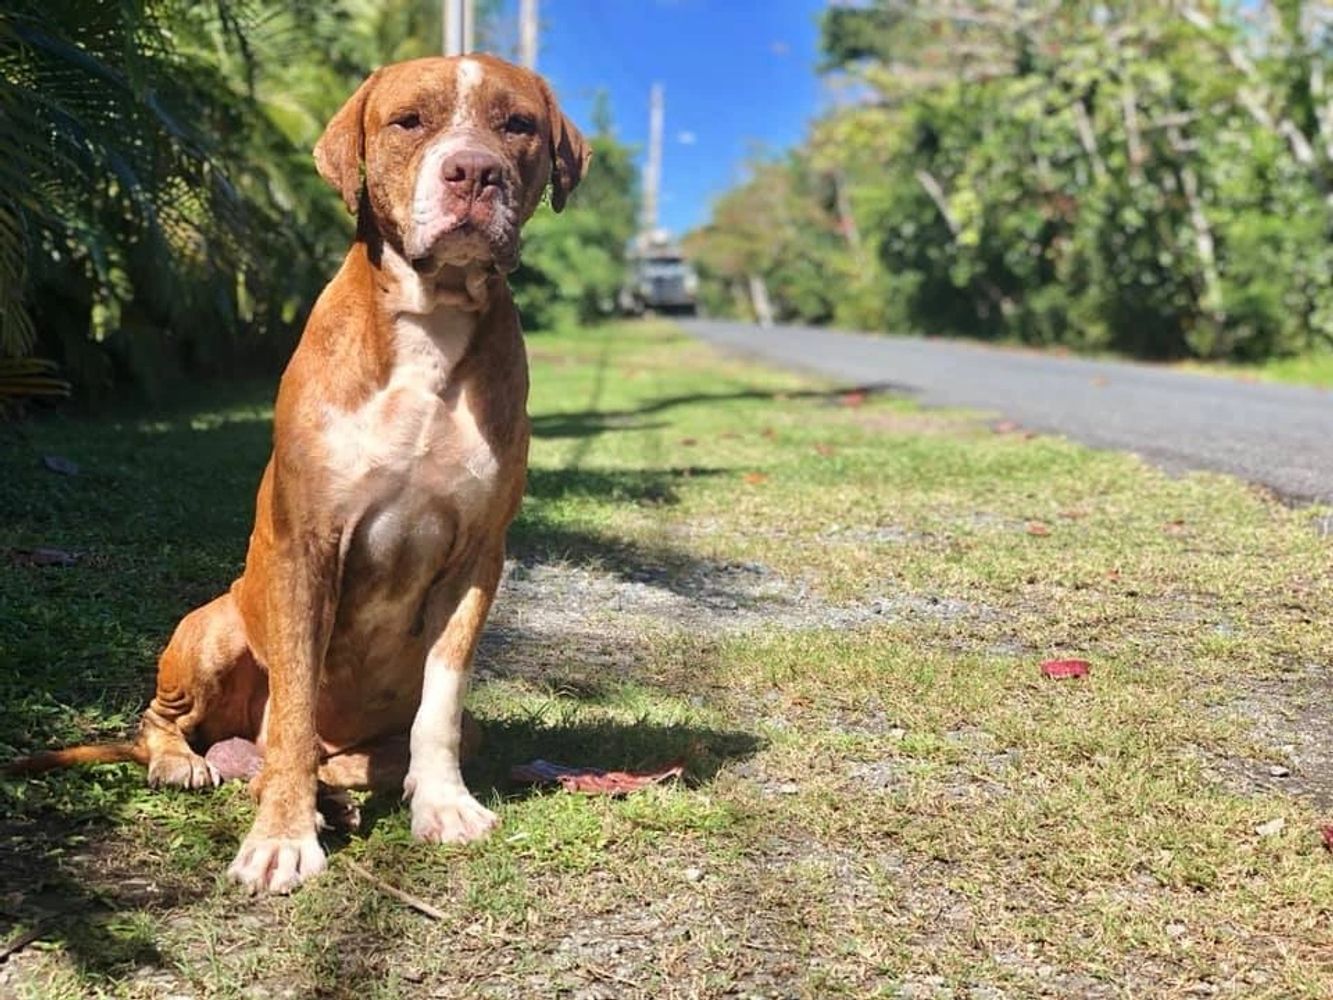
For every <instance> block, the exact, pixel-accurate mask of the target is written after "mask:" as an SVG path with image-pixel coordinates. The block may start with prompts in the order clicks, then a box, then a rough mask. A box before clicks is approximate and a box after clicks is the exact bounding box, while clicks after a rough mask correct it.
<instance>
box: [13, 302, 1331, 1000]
mask: <svg viewBox="0 0 1333 1000" xmlns="http://www.w3.org/2000/svg"><path fill="white" fill-rule="evenodd" d="M529 343H530V350H531V354H532V357H533V403H532V410H533V414H534V429H535V439H534V445H533V454H532V465H533V468H532V475H531V483H530V491H529V499H528V502H527V503H526V505H525V508H524V511H523V514H522V516H521V520H520V522H519V523H518V525H517V526H516V528H515V530H514V532H513V545H512V548H513V550H514V552H515V555H516V560H515V563H514V565H513V567H512V568H511V572H510V574H509V577H508V579H507V581H506V585H505V589H504V591H503V593H502V596H501V598H500V601H499V604H498V606H497V609H496V613H495V615H494V618H493V627H492V629H491V630H490V634H489V636H488V639H487V641H486V643H485V645H484V647H483V650H482V653H481V656H480V660H479V668H478V675H479V680H480V683H479V684H478V686H477V689H476V690H475V692H474V695H473V699H472V704H473V708H474V711H475V712H476V713H477V715H478V716H479V717H480V718H481V719H482V720H483V722H484V724H485V725H486V729H487V744H486V748H485V751H484V754H483V759H482V760H481V761H480V762H478V764H477V766H476V767H475V768H474V770H473V771H472V773H471V774H470V777H469V780H470V782H471V783H472V786H473V788H474V789H476V790H479V791H480V793H481V795H482V797H483V798H484V799H486V800H487V801H489V802H490V803H491V804H492V805H493V807H495V808H497V809H498V810H499V812H500V814H501V816H502V819H503V824H504V825H503V827H502V828H501V830H500V831H499V833H498V834H497V835H496V836H495V837H494V838H493V839H492V840H490V841H489V842H487V843H485V844H482V845H477V846H474V847H472V848H468V849H447V848H426V847H423V846H420V845H416V844H413V843H412V842H411V840H410V837H409V835H408V829H407V822H406V816H405V814H404V811H403V809H402V807H401V805H400V804H399V803H397V802H395V801H374V800H372V801H370V802H368V803H366V804H365V807H364V810H363V812H364V814H365V817H366V828H365V829H363V831H362V832H361V833H359V834H357V835H355V836H353V837H350V838H340V839H332V840H330V842H329V846H330V847H331V848H332V854H331V868H330V871H329V873H328V874H327V875H326V876H325V877H324V878H322V879H321V880H319V881H317V882H315V883H313V884H311V885H310V886H308V887H307V888H305V889H303V890H301V891H300V892H299V893H298V894H296V895H295V896H294V897H292V898H290V899H276V900H272V899H265V900H258V901H252V900H249V899H247V898H245V897H243V896H242V895H241V894H240V893H239V892H238V891H236V890H235V889H233V888H231V887H229V886H227V885H226V884H225V883H224V882H223V881H222V878H221V876H222V872H223V870H224V868H225V866H226V864H227V862H228V860H229V859H230V856H231V854H232V853H233V851H234V849H235V846H236V843H237V842H238V839H239V837H240V835H241V834H242V832H243V831H244V828H245V825H246V823H247V821H248V818H249V816H250V809H251V807H250V804H249V802H248V800H247V798H246V796H245V794H244V791H243V790H242V789H240V788H238V787H235V786H231V787H228V788H225V789H223V790H221V791H219V792H218V793H215V794H206V795H190V794H186V793H169V792H167V793H164V792H152V793H150V792H148V791H147V790H146V789H145V788H144V787H143V783H142V776H141V775H140V774H138V773H137V772H136V771H134V770H133V769H132V768H126V767H109V768H99V769H94V770H92V771H86V772H82V773H71V774H63V775H54V776H51V777H48V778H45V779H43V780H40V781H32V782H27V783H22V784H20V783H14V782H7V783H3V784H0V885H2V886H3V888H0V945H2V944H3V942H4V941H6V940H11V939H12V938H13V936H14V935H16V934H19V933H21V932H23V931H24V930H28V929H33V928H35V929H36V930H37V931H38V932H39V933H38V937H37V940H36V942H35V943H33V944H30V945H28V946H27V947H25V948H23V949H22V950H20V951H19V952H18V953H17V954H16V955H14V956H13V957H11V958H10V959H9V960H8V962H6V963H5V964H4V965H0V995H7V993H13V994H15V995H19V996H35V997H48V996H50V997H64V996H68V997H83V996H88V995H94V994H106V995H111V996H135V997H137V996H144V997H147V996H159V995H167V994H172V995H184V996H191V995H199V996H223V997H225V996H259V995H268V996H301V997H304V996H309V995H317V996H328V997H342V996H357V997H363V998H364V997H397V996H441V997H449V996H458V997H475V996H555V995H565V994H577V995H580V996H588V997H596V996H616V997H618V996H651V997H666V996H722V995H745V996H775V997H789V996H809V997H827V996H840V995H846V996H868V995H880V996H902V997H936V996H938V997H955V996H967V997H977V998H982V997H1000V996H1043V995H1044V996H1054V997H1068V996H1079V997H1100V996H1106V997H1119V996H1154V997H1171V996H1195V995H1229V996H1238V997H1246V998H1249V997H1295V996H1304V997H1324V996H1329V995H1333V967H1330V965H1329V963H1328V961H1327V948H1328V941H1329V940H1330V934H1331V933H1333V926H1330V924H1331V916H1330V915H1331V914H1333V857H1330V856H1329V855H1328V854H1327V853H1326V852H1325V851H1324V850H1323V849H1322V848H1321V847H1320V845H1319V836H1318V826H1319V823H1320V821H1321V817H1322V818H1324V820H1325V821H1326V820H1327V817H1328V814H1329V813H1330V812H1333V739H1330V737H1329V736H1328V733H1327V729H1328V717H1329V713H1330V711H1333V709H1331V708H1329V706H1330V705H1333V683H1331V682H1330V679H1329V659H1330V650H1331V649H1333V641H1331V640H1330V633H1329V622H1330V621H1333V571H1331V570H1330V566H1331V565H1333V561H1331V560H1330V545H1333V542H1331V541H1330V539H1329V538H1328V537H1327V536H1326V534H1322V535H1321V533H1320V532H1319V531H1317V530H1316V525H1317V524H1319V523H1326V522H1323V521H1321V519H1323V518H1327V517H1328V514H1329V512H1328V511H1320V510H1312V509H1308V508H1307V509H1300V510H1293V509H1291V508H1288V507H1286V506H1284V505H1282V504H1281V503H1279V502H1278V501H1277V500H1276V499H1274V498H1272V497H1270V496H1267V495H1265V494H1263V493H1261V492H1259V491H1256V490H1254V489H1251V488H1249V487H1246V486H1244V485H1242V484H1239V483H1237V482H1235V481H1232V480H1229V479H1226V478H1223V477H1218V476H1205V475H1199V476H1189V477H1185V478H1179V479H1177V478H1170V477H1168V476H1166V475H1164V474H1162V473H1160V472H1158V471H1156V470H1153V469H1151V468H1147V467H1145V466H1143V465H1142V464H1141V463H1140V462H1139V461H1137V460H1136V459H1134V458H1132V457H1127V456H1123V455H1118V454H1111V453H1102V452H1093V451H1089V450H1087V449H1084V448H1080V447H1077V446H1075V445H1071V444H1069V443H1067V442H1064V441H1061V440H1058V439H1054V438H1045V437H1035V438H1031V437H1027V436H1025V435H1023V434H1021V433H996V432H995V431H994V430H992V429H991V426H990V425H989V424H988V423H987V422H986V421H985V420H984V419H982V418H980V417H978V416H976V415H972V414H966V413H952V412H939V411H929V412H926V411H921V410H919V409H917V408H915V407H914V406H912V405H910V404H908V403H905V402H903V401H900V400H894V399H890V398H884V397H878V396H868V397H866V396H862V395H859V394H851V395H847V394H845V393H843V392H841V391H830V390H832V389H835V387H829V386H825V385H819V384H814V383H811V382H809V381H805V380H801V379H797V378H795V377H792V376H787V375H782V374H778V373H773V372H770V371H767V370H764V369H760V368H756V367H753V366H749V365H743V364H740V363H737V362H732V361H730V360H726V359H723V358H720V357H718V356H717V355H715V354H712V353H710V352H709V351H708V350H706V349H704V348H702V347H699V346H697V345H694V344H692V343H690V342H689V341H686V340H684V339H682V338H680V337H679V336H677V335H675V334H674V333H673V332H672V330H671V328H670V327H667V326H663V325H654V324H637V325H616V326H608V327H604V328H600V329H598V330H594V331H588V332H582V333H570V334H561V335H537V336H533V337H531V338H530V342H529ZM231 392H232V395H231V397H230V398H218V399H215V400H205V401H201V402H200V403H198V404H196V405H195V406H194V407H192V408H190V409H188V410H184V411H179V412H172V413H166V414H161V415H157V416H153V417H144V416H142V415H134V414H123V415H120V416H118V417H116V418H114V419H110V420H104V421H101V422H86V421H80V420H61V419H51V420H45V421H41V422H35V423H32V424H30V425H26V426H23V427H20V428H7V429H5V430H4V432H3V433H4V435H5V438H4V448H3V452H2V453H0V459H2V461H3V466H2V467H0V511H3V514H4V517H3V519H2V520H0V550H7V551H8V552H10V553H11V554H9V555H6V556H4V558H5V561H6V564H5V569H4V573H3V574H0V621H3V628H0V684H2V685H3V688H4V691H5V693H6V696H5V698H4V700H3V702H2V703H0V744H2V745H0V751H3V752H4V753H5V754H9V753H17V752H20V751H23V750H28V749H32V748H36V747H41V746H46V745H52V744H56V743H62V742H67V741H71V740H77V739H89V738H109V737H114V736H119V735H121V734H123V733H125V732H126V731H128V729H129V728H130V727H132V725H133V721H134V719H135V716H136V715H137V712H138V711H139V709H140V707H141V705H142V702H143V699H144V698H145V697H146V695H147V694H148V692H149V690H150V687H151V674H152V668H153V658H154V655H155V653H156V651H157V650H158V649H159V648H160V646H161V644H162V643H163V642H164V641H165V639H166V637H167V635H168V633H169V631H170V629H171V627H172V625H173V624H174V621H175V619H176V618H177V617H178V616H179V615H180V614H181V613H183V612H184V611H185V610H186V609H188V608H189V607H191V606H192V605H194V604H196V603H198V602H200V601H202V600H204V599H206V598H208V597H211V596H212V595H213V594H214V593H215V592H217V591H218V590H219V589H220V588H221V587H222V586H224V585H225V584H226V583H227V582H228V581H229V580H230V579H231V577H232V576H233V575H234V574H235V573H236V572H237V571H238V569H239V567H240V560H241V558H242V555H243V547H244V542H245V538H246V535H247V532H248V529H249V517H250V512H251V504H252V492H253V489H254V485H255V482H256V480H257V477H258V472H259V469H260V467H261V464H262V462H263V459H264V457H265V452H266V448H267V440H268V425H267V418H268V410H267V408H266V407H265V406H264V405H262V404H261V403H260V402H259V401H261V400H263V399H264V398H265V397H266V395H267V390H266V389H254V390H252V391H241V390H231ZM47 454H59V455H62V456H65V457H67V458H70V459H73V460H74V461H76V462H78V463H79V464H80V466H81V469H82V471H81V472H80V474H79V475H78V476H74V477H65V476H61V475H58V474H56V473H53V472H49V471H46V470H45V469H43V468H42V465H41V456H43V455H47ZM37 546H54V547H58V548H61V549H65V550H68V551H70V552H74V553H78V554H79V555H80V561H79V563H78V564H77V565H75V566H73V567H69V568H59V567H36V566H30V565H25V564H21V561H20V560H18V559H16V558H15V557H14V556H13V555H12V550H14V549H31V548H33V547H37ZM1056 655H1060V656H1075V655H1077V656H1085V657H1087V658H1088V659H1090V660H1091V661H1092V663H1093V669H1092V675H1091V677H1090V678H1089V679H1088V680H1087V681H1082V682H1079V681H1073V682H1060V683H1057V682H1048V681H1043V680H1042V679H1041V678H1040V676H1039V674H1038V671H1037V665H1038V663H1039V662H1040V661H1041V660H1042V659H1044V658H1046V657H1048V656H1056ZM681 754H686V755H687V756H688V758H689V761H690V766H689V772H688V775H689V780H688V781H687V782H685V783H684V784H683V785H681V786H678V787H663V788H655V789H652V790H650V791H648V792H646V793H644V794H641V795H638V796H635V797H633V798H630V799H628V800H624V801H605V800H596V799H586V798H579V797H574V796H569V795H565V794H561V793H549V792H541V793H533V792H530V791H528V790H524V789H518V788H514V787H512V786H510V785H509V784H508V783H507V782H506V780H505V774H506V772H507V770H508V767H509V765H510V764H512V763H516V762H519V761H523V760H527V759H529V758H531V757H534V756H542V757H545V758H548V759H552V760H559V761H564V762H569V763H595V764H599V765H602V766H607V767H636V766H643V765H649V764H653V763H657V762H661V761H664V760H668V759H670V758H673V757H676V756H679V755H681ZM1278 819H1280V820H1282V825H1281V829H1279V830H1277V831H1276V832H1272V833H1269V834H1266V835H1265V834H1260V833H1258V832H1256V831H1257V829H1258V828H1260V827H1261V826H1263V827H1264V829H1272V821H1274V820H1278ZM1265 824H1269V825H1268V826H1265ZM349 860H352V861H355V862H357V863H358V864H359V865H360V866H361V867H363V868H365V869H367V870H370V871H372V872H373V873H374V875H375V876H376V877H377V878H379V879H382V880H384V881H385V882H387V883H389V884H392V885H394V886H397V887H399V888H401V889H403V890H405V891H407V892H410V893H412V894H413V895H415V896H418V897H420V898H421V899H423V900H426V901H429V902H430V903H431V904H432V905H434V906H436V907H438V908H440V909H442V910H443V911H444V912H445V914H446V919H445V920H443V921H438V922H435V921H431V920H429V919H427V918H425V917H423V916H421V915H420V914H418V913H417V912H415V911H414V910H411V909H409V908H407V907H405V906H404V905H403V904H402V903H400V902H398V901H397V900H395V899H394V898H392V897H390V896H388V895H386V894H384V893H383V892H381V891H380V890H379V889H378V888H377V887H376V886H374V885H372V884H370V883H368V882H367V881H366V880H365V879H364V878H363V877H362V876H361V875H360V874H358V873H357V872H356V871H355V870H354V869H353V867H352V866H351V865H349V864H348V863H347V862H348V861H349Z"/></svg>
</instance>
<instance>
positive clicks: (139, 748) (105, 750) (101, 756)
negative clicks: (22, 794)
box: [0, 743, 148, 778]
mask: <svg viewBox="0 0 1333 1000" xmlns="http://www.w3.org/2000/svg"><path fill="white" fill-rule="evenodd" d="M129 762H133V763H135V764H143V765H147V764H148V748H147V747H146V746H144V745H143V744H142V743H96V744H91V745H88V746H81V747H66V748H65V749H64V750H47V751H44V752H42V753H35V754H33V755H32V756H31V757H20V758H19V759H18V760H12V761H10V762H9V763H8V764H6V765H5V766H4V768H3V769H0V772H2V773H4V774H5V775H7V776H9V777H14V778H16V777H21V776H25V775H32V774H43V773H45V772H47V771H56V770H59V769H60V768H62V767H78V766H79V765H81V764H124V763H129Z"/></svg>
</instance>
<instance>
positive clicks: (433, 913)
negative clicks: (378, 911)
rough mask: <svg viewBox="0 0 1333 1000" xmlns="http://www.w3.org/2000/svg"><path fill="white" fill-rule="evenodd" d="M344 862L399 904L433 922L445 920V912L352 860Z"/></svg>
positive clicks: (345, 859) (347, 859)
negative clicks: (395, 886)
mask: <svg viewBox="0 0 1333 1000" xmlns="http://www.w3.org/2000/svg"><path fill="white" fill-rule="evenodd" d="M343 861H344V862H345V863H346V865H347V867H348V868H350V869H352V871H353V872H355V873H356V874H357V875H360V876H361V877H362V878H363V879H365V880H366V881H367V882H369V883H370V884H371V885H373V886H374V887H375V888H376V889H378V890H379V891H380V892H382V893H384V894H385V895H387V896H392V897H393V898H394V899H396V900H398V902H400V903H402V904H404V905H405V906H410V907H411V908H412V909H414V910H416V911H417V912H418V913H421V914H424V915H425V916H428V917H430V918H431V919H432V920H443V919H444V911H443V910H441V909H439V908H438V907H434V906H431V905H430V903H427V902H426V901H425V900H424V899H420V898H418V897H416V896H413V895H412V894H411V893H409V892H403V890H402V889H397V888H394V887H393V886H391V885H390V884H389V883H388V882H386V881H384V879H382V878H380V877H379V876H378V875H374V874H372V873H371V872H370V871H369V870H368V869H366V868H363V867H362V866H361V865H359V864H357V863H356V862H355V861H353V860H352V859H351V858H344V859H343Z"/></svg>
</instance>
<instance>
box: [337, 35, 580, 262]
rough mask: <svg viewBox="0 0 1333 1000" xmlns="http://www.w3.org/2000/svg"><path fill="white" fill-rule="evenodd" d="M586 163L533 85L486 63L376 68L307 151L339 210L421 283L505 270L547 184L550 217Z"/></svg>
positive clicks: (499, 64) (539, 85) (521, 73)
mask: <svg viewBox="0 0 1333 1000" xmlns="http://www.w3.org/2000/svg"><path fill="white" fill-rule="evenodd" d="M590 158H591V150H590V149H589V148H588V144H587V142H586V141H585V140H584V138H583V136H582V135H581V134H580V133H579V130H578V129H577V128H575V127H574V125H573V124H572V123H571V122H570V121H569V119H568V118H566V117H565V115H564V114H563V113H562V112H561V110H560V108H559V106H558V105H557V104H556V102H555V97H554V95H552V93H551V90H550V88H549V87H548V86H547V85H546V82H545V81H544V80H543V79H542V78H541V77H539V76H538V75H537V74H535V73H533V72H530V71H529V70H526V69H522V68H521V67H518V66H514V65H512V64H510V63H507V62H505V61H504V60H502V59H497V58H495V57H494V56H486V55H469V56H461V57H453V58H447V59H446V58H430V59H416V60H413V61H411V62H405V63H398V64H396V65H392V66H385V67H384V68H382V69H379V70H376V71H375V72H374V73H373V74H371V75H370V76H369V77H368V78H367V79H366V81H365V82H364V83H362V84H361V86H360V87H359V88H358V89H357V91H356V93H354V94H353V95H352V96H351V98H349V99H348V101H347V103H346V104H344V105H343V107H342V109H341V110H339V111H338V113H337V114H336V115H334V116H333V119H332V120H331V121H330V122H329V125H328V127H327V128H326V129H325V131H324V134H323V136H321V137H320V140H319V142H318V143H317V144H316V146H315V164H316V166H317V167H318V168H319V172H320V174H321V175H322V176H323V177H324V179H325V180H327V181H328V182H329V183H330V184H332V185H333V186H334V187H335V188H337V189H338V191H339V192H340V193H341V194H342V197H343V201H344V202H346V204H347V207H348V210H349V211H353V212H357V211H361V212H366V211H369V212H371V213H373V221H374V223H375V225H376V228H377V229H378V231H379V232H380V234H381V235H382V236H383V237H384V238H385V239H386V240H388V241H389V243H390V244H391V245H393V247H394V248H395V249H396V250H397V251H398V252H399V253H400V254H401V255H402V256H403V257H404V258H405V259H406V260H407V261H408V262H409V263H411V265H412V266H413V267H414V268H415V269H416V270H417V271H419V272H421V273H431V272H433V271H435V270H438V269H439V268H440V267H442V266H444V265H446V264H452V265H459V266H468V265H472V264H483V265H488V266H489V265H495V266H497V267H499V268H500V269H502V270H511V269H512V268H513V267H514V266H516V265H517V263H518V234H519V229H520V228H521V227H522V225H523V223H524V222H526V221H527V220H528V218H529V216H531V215H532V213H533V211H534V210H535V209H536V208H537V205H538V204H539V203H540V201H541V197H542V193H543V191H544V190H545V189H546V186H547V184H548V183H549V184H550V186H551V207H552V208H554V209H555V210H556V211H557V212H558V211H560V210H561V209H562V208H564V206H565V201H566V200H567V199H568V197H569V193H570V192H571V191H573V190H574V188H575V186H576V185H577V184H578V182H579V180H580V179H581V178H582V177H583V173H584V171H585V170H586V169H587V165H588V161H589V159H590ZM363 167H364V170H365V179H364V183H363V181H362V168H363Z"/></svg>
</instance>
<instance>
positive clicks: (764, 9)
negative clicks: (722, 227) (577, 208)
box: [501, 0, 825, 234]
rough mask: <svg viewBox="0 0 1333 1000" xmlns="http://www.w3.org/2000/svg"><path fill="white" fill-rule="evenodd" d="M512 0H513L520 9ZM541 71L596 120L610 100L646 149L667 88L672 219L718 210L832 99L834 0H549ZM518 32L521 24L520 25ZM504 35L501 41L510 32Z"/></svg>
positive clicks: (582, 118)
mask: <svg viewBox="0 0 1333 1000" xmlns="http://www.w3.org/2000/svg"><path fill="white" fill-rule="evenodd" d="M516 6H517V5H516V3H514V2H513V0H509V2H507V3H506V8H508V9H509V10H512V9H513V8H515V7H516ZM539 6H540V13H541V22H542V39H541V50H540V55H539V58H538V67H537V68H538V71H539V72H541V73H542V74H543V75H544V76H546V77H547V79H549V80H550V81H551V84H552V86H554V87H555V90H556V93H557V94H558V95H559V97H560V99H561V101H562V103H563V104H564V106H565V109H566V111H567V112H568V113H569V114H570V115H571V116H572V117H573V118H574V120H575V121H576V122H579V123H580V124H587V122H588V117H589V109H590V108H591V106H592V98H593V94H594V93H595V92H596V91H597V89H598V88H603V89H605V90H606V92H607V93H608V94H609V95H610V98H611V104H612V108H613V111H614V113H615V119H616V130H617V133H618V134H619V136H620V138H622V139H623V140H625V141H626V142H629V143H631V144H633V145H635V146H638V147H639V149H640V152H641V153H642V151H643V150H644V149H646V147H647V136H648V90H649V87H650V86H651V85H652V83H653V82H654V81H661V82H662V84H663V85H664V86H665V88H666V145H665V152H664V155H663V161H664V162H663V168H662V172H663V179H662V204H661V213H660V214H661V218H662V224H663V225H665V226H666V227H667V228H669V229H671V230H673V231H674V232H676V233H677V234H679V233H681V232H684V231H685V230H687V229H689V228H691V227H692V226H695V225H698V224H699V223H701V222H703V221H705V220H706V219H707V217H708V206H709V202H710V200H711V199H712V198H713V197H715V196H716V195H718V194H720V193H721V192H723V191H724V190H726V189H727V188H728V187H730V186H731V185H732V184H733V183H734V182H735V181H736V180H737V179H738V178H739V177H740V176H741V165H742V163H743V161H744V160H745V158H746V156H747V155H748V154H749V153H750V152H751V151H752V150H753V149H754V148H755V147H756V145H759V146H763V147H765V148H769V149H774V150H777V149H784V148H786V147H789V146H791V145H794V144H795V143H797V142H799V141H800V139H801V138H802V136H803V135H804V134H805V130H806V125H807V123H808V122H809V120H810V119H811V118H812V117H813V116H814V114H815V113H816V112H817V111H818V109H819V108H820V107H821V104H822V96H821V95H822V89H821V84H820V82H819V79H818V78H817V76H816V74H815V63H816V61H817V59H818V52H817V44H818V23H817V22H818V16H819V12H820V11H821V10H822V9H823V8H824V6H825V3H824V0H539ZM511 30H512V29H511ZM506 34H509V37H510V38H512V37H513V36H512V33H509V32H502V33H501V41H502V43H503V42H504V41H505V37H504V36H505V35H506Z"/></svg>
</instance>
